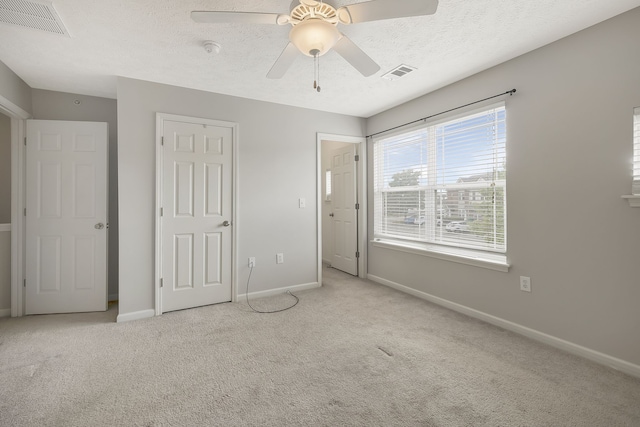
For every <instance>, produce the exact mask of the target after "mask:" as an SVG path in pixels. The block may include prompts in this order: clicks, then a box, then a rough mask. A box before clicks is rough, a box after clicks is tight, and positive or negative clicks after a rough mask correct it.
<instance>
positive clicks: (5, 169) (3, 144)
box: [0, 114, 11, 224]
mask: <svg viewBox="0 0 640 427" xmlns="http://www.w3.org/2000/svg"><path fill="white" fill-rule="evenodd" d="M10 223H11V119H10V118H9V117H8V116H5V115H4V114H0V224H10Z"/></svg>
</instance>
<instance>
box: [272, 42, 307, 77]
mask: <svg viewBox="0 0 640 427" xmlns="http://www.w3.org/2000/svg"><path fill="white" fill-rule="evenodd" d="M299 54H300V51H299V50H298V48H297V47H296V46H295V45H294V44H293V43H289V44H288V45H287V47H285V48H284V50H283V51H282V53H281V54H280V57H279V58H278V60H277V61H276V63H275V64H273V67H271V70H269V72H268V73H267V77H268V78H270V79H279V78H282V76H284V74H285V73H286V72H287V70H288V69H289V67H291V64H293V61H294V60H295V59H296V58H297V57H298V55H299Z"/></svg>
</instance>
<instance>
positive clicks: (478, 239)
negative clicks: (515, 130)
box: [373, 104, 506, 252]
mask: <svg viewBox="0 0 640 427" xmlns="http://www.w3.org/2000/svg"><path fill="white" fill-rule="evenodd" d="M373 148H374V237H376V238H382V239H393V240H408V241H419V242H427V243H435V244H439V245H446V246H456V247H463V248H472V249H480V250H487V251H494V252H505V251H506V153H505V148H506V111H505V108H504V105H503V104H500V105H495V106H492V107H491V108H485V109H483V110H481V111H476V112H474V113H469V114H467V115H465V116H463V117H458V118H456V119H451V120H448V121H443V122H439V123H435V124H431V125H425V126H423V127H421V128H418V129H414V130H412V131H408V132H404V133H401V134H396V135H393V136H389V137H382V138H380V139H377V140H374V147H373Z"/></svg>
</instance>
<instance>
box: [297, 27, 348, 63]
mask: <svg viewBox="0 0 640 427" xmlns="http://www.w3.org/2000/svg"><path fill="white" fill-rule="evenodd" d="M289 40H291V43H293V44H294V45H295V46H296V47H297V48H298V50H300V52H302V53H304V54H305V55H307V56H314V54H315V53H316V52H317V55H318V56H322V55H324V54H325V53H327V52H328V51H329V50H330V49H331V48H332V47H333V46H335V44H336V43H337V42H338V40H340V31H338V29H337V28H336V26H335V25H333V24H331V23H329V22H326V21H323V20H321V19H307V20H305V21H302V22H300V23H299V24H297V25H296V26H295V27H293V28H292V29H291V32H290V33H289ZM312 52H313V53H312Z"/></svg>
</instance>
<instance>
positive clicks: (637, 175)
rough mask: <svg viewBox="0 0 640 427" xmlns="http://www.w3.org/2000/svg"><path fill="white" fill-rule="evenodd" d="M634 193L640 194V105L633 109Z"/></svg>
mask: <svg viewBox="0 0 640 427" xmlns="http://www.w3.org/2000/svg"><path fill="white" fill-rule="evenodd" d="M632 193H633V194H635V195H640V107H636V108H634V109H633V184H632Z"/></svg>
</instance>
